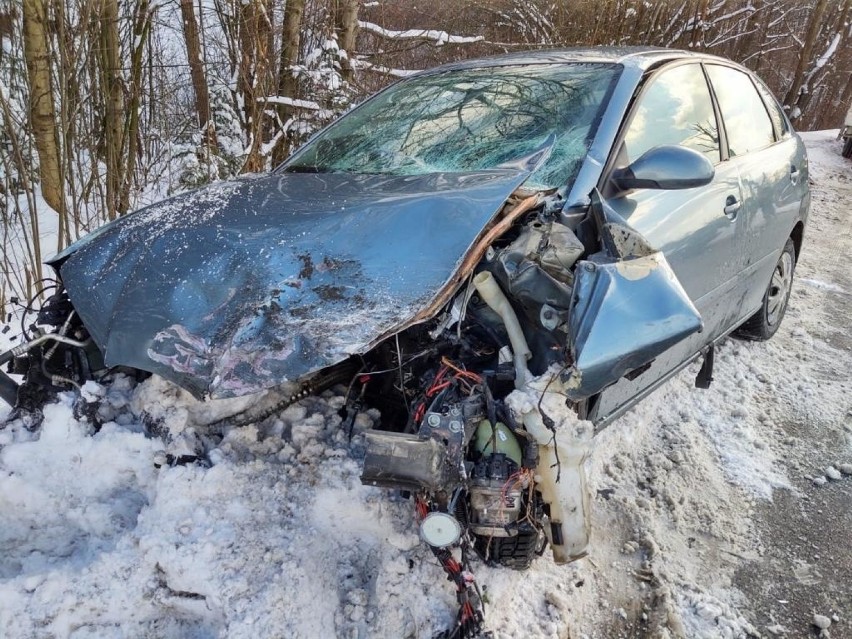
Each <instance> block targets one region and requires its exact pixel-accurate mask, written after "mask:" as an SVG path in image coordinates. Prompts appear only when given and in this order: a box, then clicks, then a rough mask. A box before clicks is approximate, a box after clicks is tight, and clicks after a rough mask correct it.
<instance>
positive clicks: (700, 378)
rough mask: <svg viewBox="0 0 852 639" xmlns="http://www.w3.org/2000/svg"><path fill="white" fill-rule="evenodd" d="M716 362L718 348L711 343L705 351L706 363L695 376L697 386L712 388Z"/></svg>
mask: <svg viewBox="0 0 852 639" xmlns="http://www.w3.org/2000/svg"><path fill="white" fill-rule="evenodd" d="M715 363H716V348H715V347H714V346H713V345H711V346H710V348H708V349H707V351H706V352H705V353H704V363H703V364H702V365H701V370H700V371H698V375H696V376H695V388H705V389H706V388H710V384H711V382H712V381H713V366H714V364H715Z"/></svg>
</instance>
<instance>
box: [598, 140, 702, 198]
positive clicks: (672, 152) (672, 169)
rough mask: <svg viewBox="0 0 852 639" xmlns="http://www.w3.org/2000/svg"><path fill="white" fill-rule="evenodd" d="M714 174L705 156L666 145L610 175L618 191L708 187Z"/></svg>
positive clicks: (680, 147) (684, 148)
mask: <svg viewBox="0 0 852 639" xmlns="http://www.w3.org/2000/svg"><path fill="white" fill-rule="evenodd" d="M715 174H716V170H715V169H714V168H713V165H712V164H710V161H709V160H708V159H707V158H706V157H705V156H704V154H702V153H699V152H698V151H694V150H692V149H688V148H686V147H684V146H674V145H669V144H666V145H662V146H657V147H654V148H653V149H650V150H649V151H646V152H645V153H644V154H643V155H642V156H641V157H640V158H639V159H637V160H636V161H635V162H633V163H632V164H631V165H630V166H628V167H625V168H623V169H618V170H616V171H615V172H613V174H612V181H613V182H614V184H615V186H616V187H617V188H618V190H619V191H629V190H631V189H664V190H675V189H692V188H695V187H697V186H705V185H706V184H710V182H712V181H713V176H714V175H715Z"/></svg>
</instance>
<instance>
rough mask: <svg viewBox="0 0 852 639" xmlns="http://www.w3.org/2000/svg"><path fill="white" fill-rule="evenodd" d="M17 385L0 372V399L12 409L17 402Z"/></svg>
mask: <svg viewBox="0 0 852 639" xmlns="http://www.w3.org/2000/svg"><path fill="white" fill-rule="evenodd" d="M18 388H19V386H18V384H17V383H16V382H15V380H13V379H12V378H11V377H9V376H8V375H7V374H6V373H5V372H3V371H2V370H0V399H2V400H3V401H4V402H6V403H7V404H9V406H11V407H12V408H14V407H15V404H16V403H17V401H18Z"/></svg>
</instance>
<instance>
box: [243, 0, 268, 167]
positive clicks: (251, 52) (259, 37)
mask: <svg viewBox="0 0 852 639" xmlns="http://www.w3.org/2000/svg"><path fill="white" fill-rule="evenodd" d="M269 11H270V7H269V6H268V5H267V2H266V1H265V0H247V1H246V2H245V3H244V4H243V5H242V7H241V9H240V24H239V32H240V47H241V49H242V50H241V52H240V64H239V69H238V89H239V91H240V94H241V95H242V99H243V112H244V115H245V131H246V133H247V135H248V138H249V151H248V157H247V158H246V160H245V162H244V164H243V167H242V172H243V173H252V172H256V171H261V170H262V169H263V167H264V164H265V160H264V158H263V157H262V155H261V148H262V146H263V135H264V127H263V111H264V109H265V108H266V103H265V100H264V98H265V97H266V96H267V95H268V94H267V92H268V91H269V90H270V89H271V88H272V83H271V82H270V81H269V79H270V73H269V71H270V64H269V54H270V51H269V42H270V40H271V26H272V25H271V23H270V21H269Z"/></svg>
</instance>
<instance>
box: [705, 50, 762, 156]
mask: <svg viewBox="0 0 852 639" xmlns="http://www.w3.org/2000/svg"><path fill="white" fill-rule="evenodd" d="M707 74H708V75H709V76H710V82H712V83H713V90H714V91H716V98H717V99H718V100H719V109H720V110H721V111H722V120H723V121H724V122H725V131H726V132H727V133H728V148H729V149H730V153H731V157H738V156H740V155H745V154H746V153H750V152H752V151H758V150H759V149H762V148H764V147H767V146H769V145H770V144H772V143H773V142H775V136H774V134H773V131H772V121H771V120H770V119H769V114H768V113H767V112H766V106H765V105H764V104H763V100H761V99H760V96H759V95H758V93H757V89H755V88H754V83H752V81H751V78H750V77H749V76H748V75H746V74H745V73H743V72H742V71H737V70H736V69H731V68H730V67H722V66H718V65H715V64H708V65H707Z"/></svg>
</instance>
